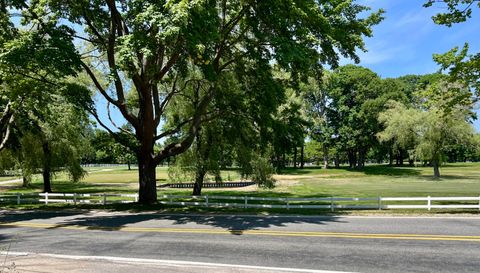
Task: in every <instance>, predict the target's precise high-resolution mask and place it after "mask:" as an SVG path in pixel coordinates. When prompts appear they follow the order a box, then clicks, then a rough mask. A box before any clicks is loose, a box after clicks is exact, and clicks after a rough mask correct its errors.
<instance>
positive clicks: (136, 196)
mask: <svg viewBox="0 0 480 273" xmlns="http://www.w3.org/2000/svg"><path fill="white" fill-rule="evenodd" d="M135 203H138V193H135Z"/></svg>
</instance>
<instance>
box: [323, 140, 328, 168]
mask: <svg viewBox="0 0 480 273" xmlns="http://www.w3.org/2000/svg"><path fill="white" fill-rule="evenodd" d="M322 149H323V168H325V169H328V147H327V145H325V144H323V146H322Z"/></svg>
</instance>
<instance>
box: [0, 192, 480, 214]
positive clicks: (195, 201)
mask: <svg viewBox="0 0 480 273" xmlns="http://www.w3.org/2000/svg"><path fill="white" fill-rule="evenodd" d="M158 199H159V203H161V204H166V205H176V206H187V207H190V206H199V207H233V208H245V209H247V208H275V209H325V210H331V211H335V210H338V209H343V210H348V209H378V210H382V209H427V210H431V209H477V210H480V196H476V197H431V196H426V197H370V198H352V197H321V198H290V197H253V196H222V195H202V196H188V195H159V196H158ZM137 201H138V194H107V193H92V194H78V193H2V194H0V204H2V203H4V204H6V203H9V204H18V205H20V204H25V203H43V204H45V205H48V204H51V203H70V204H73V205H77V204H101V205H107V204H115V203H133V202H137Z"/></svg>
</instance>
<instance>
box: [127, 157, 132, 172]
mask: <svg viewBox="0 0 480 273" xmlns="http://www.w3.org/2000/svg"><path fill="white" fill-rule="evenodd" d="M127 166H128V170H129V171H131V170H132V168H131V166H130V160H128V161H127Z"/></svg>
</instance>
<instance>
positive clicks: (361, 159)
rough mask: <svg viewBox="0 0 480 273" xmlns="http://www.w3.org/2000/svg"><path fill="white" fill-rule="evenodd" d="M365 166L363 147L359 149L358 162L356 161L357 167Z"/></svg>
mask: <svg viewBox="0 0 480 273" xmlns="http://www.w3.org/2000/svg"><path fill="white" fill-rule="evenodd" d="M363 167H365V151H364V150H363V149H360V151H359V152H358V162H357V168H358V169H362V168H363Z"/></svg>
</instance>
